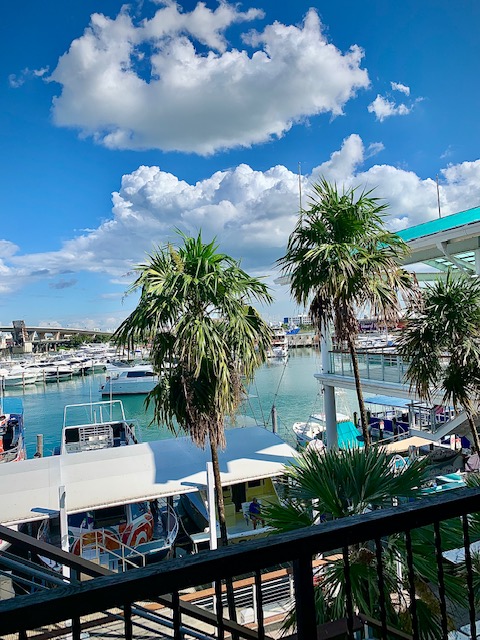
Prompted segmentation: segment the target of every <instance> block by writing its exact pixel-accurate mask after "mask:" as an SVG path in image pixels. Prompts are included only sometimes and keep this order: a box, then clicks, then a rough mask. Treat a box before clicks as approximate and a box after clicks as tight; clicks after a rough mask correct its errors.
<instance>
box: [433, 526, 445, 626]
mask: <svg viewBox="0 0 480 640" xmlns="http://www.w3.org/2000/svg"><path fill="white" fill-rule="evenodd" d="M433 531H434V535H435V555H436V557H437V576H438V596H439V599H440V614H441V617H442V633H443V637H444V638H447V637H448V619H447V602H446V598H445V573H444V570H443V555H442V536H441V533H440V523H439V522H438V520H437V521H436V522H434V524H433Z"/></svg>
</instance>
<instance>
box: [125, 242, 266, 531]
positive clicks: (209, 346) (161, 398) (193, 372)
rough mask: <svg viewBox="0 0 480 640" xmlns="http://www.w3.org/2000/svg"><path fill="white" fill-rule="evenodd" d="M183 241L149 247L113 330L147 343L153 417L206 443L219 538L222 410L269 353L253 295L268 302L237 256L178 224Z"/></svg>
mask: <svg viewBox="0 0 480 640" xmlns="http://www.w3.org/2000/svg"><path fill="white" fill-rule="evenodd" d="M179 235H180V236H181V238H182V239H183V246H180V247H178V248H174V247H173V246H171V245H167V246H164V247H161V248H159V249H157V250H156V251H154V252H153V253H152V254H151V255H150V256H149V259H148V261H147V262H146V263H145V264H142V265H140V266H139V267H137V271H138V272H139V275H138V277H137V279H136V281H135V282H134V284H133V286H132V288H131V291H136V290H138V289H140V292H141V293H140V300H139V303H138V306H137V307H136V309H135V310H134V311H133V312H132V313H131V314H130V316H129V317H128V318H127V319H126V320H125V321H124V322H123V323H122V324H121V325H120V327H119V328H118V329H117V331H116V332H115V335H114V340H115V342H116V343H117V344H128V345H129V346H133V345H134V344H139V343H147V342H149V343H151V360H152V364H153V368H154V371H155V372H156V373H158V374H160V381H159V383H158V384H157V386H156V387H155V388H154V389H153V390H152V391H151V392H150V394H149V395H148V396H147V405H148V404H150V403H152V404H153V408H154V420H156V421H157V422H158V423H160V424H166V425H167V426H168V427H169V428H170V429H171V430H172V431H173V432H175V433H176V432H177V431H178V428H180V429H181V430H182V431H184V432H185V433H187V434H189V435H190V436H191V438H192V440H193V441H194V442H195V444H197V445H198V446H201V447H205V445H206V444H207V443H208V444H209V447H210V452H211V458H212V463H213V471H214V478H215V490H216V491H215V492H216V506H217V512H218V520H219V525H220V534H221V540H222V543H223V544H227V527H226V523H225V510H224V503H223V493H222V485H221V479H220V469H219V464H218V447H222V448H223V447H224V446H225V434H224V423H225V417H226V416H231V417H232V419H234V416H235V413H236V411H237V409H238V405H239V403H240V401H241V398H242V394H243V391H244V384H248V383H249V382H251V380H252V377H253V375H254V372H255V370H256V368H257V366H258V365H259V364H260V363H262V362H263V361H264V360H265V359H266V351H267V349H268V347H269V345H270V341H271V332H270V328H269V326H268V325H267V324H266V323H265V322H264V321H263V320H262V318H261V317H260V315H259V314H258V312H257V311H256V310H255V309H254V308H253V307H252V306H251V304H250V303H251V301H253V300H256V301H257V302H261V303H269V302H271V296H270V294H269V292H268V288H267V287H266V285H265V284H263V283H261V282H260V281H259V280H258V279H255V278H252V277H250V276H249V275H248V274H247V273H245V272H244V271H243V270H242V269H241V268H240V266H239V263H238V262H236V261H235V260H233V259H232V258H230V257H229V256H227V255H224V254H222V253H219V252H218V247H217V245H216V244H215V241H212V242H210V243H204V242H203V241H202V237H201V233H199V234H198V237H197V238H192V237H188V236H186V235H184V234H182V233H180V232H179Z"/></svg>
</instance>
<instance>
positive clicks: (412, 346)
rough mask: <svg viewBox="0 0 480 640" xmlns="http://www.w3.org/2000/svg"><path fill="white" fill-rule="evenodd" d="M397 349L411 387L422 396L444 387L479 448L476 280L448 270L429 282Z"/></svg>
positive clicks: (479, 302) (479, 299) (479, 304)
mask: <svg viewBox="0 0 480 640" xmlns="http://www.w3.org/2000/svg"><path fill="white" fill-rule="evenodd" d="M399 349H400V353H401V354H402V355H403V357H404V358H405V359H406V360H408V361H409V364H408V369H407V373H406V377H407V379H408V380H409V381H410V385H411V387H412V388H413V389H415V391H416V392H417V393H418V395H419V397H420V398H421V399H422V400H424V401H427V402H429V401H431V398H432V395H433V394H434V393H438V392H443V403H444V404H452V405H453V407H454V409H455V410H459V409H460V408H463V410H464V411H465V414H466V416H467V419H468V422H469V425H470V431H471V434H472V438H473V444H474V445H475V449H476V450H477V451H478V452H480V439H479V436H478V432H477V428H476V425H475V416H476V414H477V413H478V406H479V401H480V280H479V279H478V278H468V277H467V276H464V275H462V274H460V273H456V274H455V275H454V274H453V272H448V273H447V276H446V278H445V279H444V280H437V281H436V282H434V283H433V284H432V285H431V286H429V287H427V288H426V289H425V290H424V291H423V292H422V297H421V299H420V300H419V301H418V303H417V304H416V305H414V306H412V307H411V309H410V313H409V317H408V319H407V323H406V326H405V328H404V330H403V332H402V336H401V338H400V340H399Z"/></svg>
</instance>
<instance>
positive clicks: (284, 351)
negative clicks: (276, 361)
mask: <svg viewBox="0 0 480 640" xmlns="http://www.w3.org/2000/svg"><path fill="white" fill-rule="evenodd" d="M287 355H288V338H287V333H286V331H285V329H283V328H282V327H276V328H274V329H273V336H272V342H271V346H270V349H269V350H268V352H267V357H268V358H285V357H286V356H287Z"/></svg>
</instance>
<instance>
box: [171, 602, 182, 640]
mask: <svg viewBox="0 0 480 640" xmlns="http://www.w3.org/2000/svg"><path fill="white" fill-rule="evenodd" d="M172 620H173V637H174V639H175V640H181V638H182V633H181V631H180V626H181V624H182V613H181V611H180V595H179V593H178V591H174V592H173V593H172Z"/></svg>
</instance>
